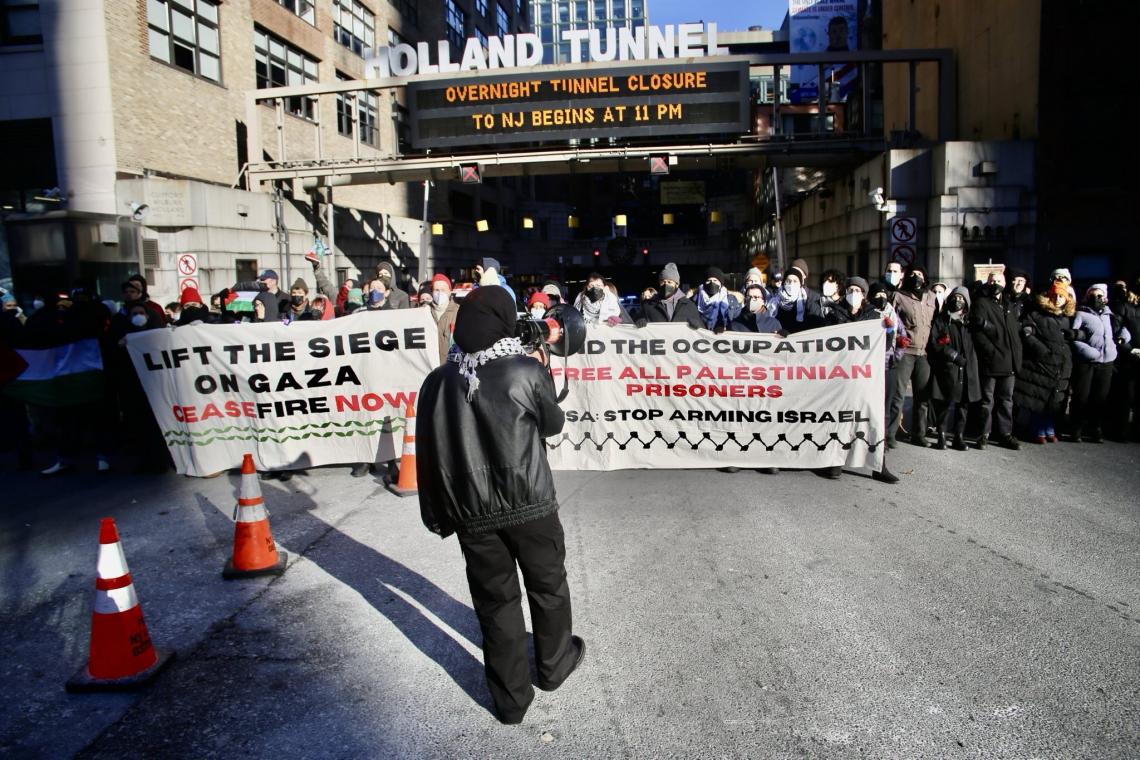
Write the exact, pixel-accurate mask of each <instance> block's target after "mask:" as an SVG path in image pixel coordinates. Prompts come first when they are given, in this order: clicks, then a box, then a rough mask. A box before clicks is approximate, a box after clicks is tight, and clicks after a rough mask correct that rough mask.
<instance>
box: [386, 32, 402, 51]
mask: <svg viewBox="0 0 1140 760" xmlns="http://www.w3.org/2000/svg"><path fill="white" fill-rule="evenodd" d="M403 42H404V38H403V37H401V36H400V33H399V32H397V31H396V30H395V29H393V28H392V27H388V47H390V48H394V47H396V46H397V45H400V44H403Z"/></svg>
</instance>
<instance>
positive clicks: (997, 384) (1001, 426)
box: [982, 375, 1016, 438]
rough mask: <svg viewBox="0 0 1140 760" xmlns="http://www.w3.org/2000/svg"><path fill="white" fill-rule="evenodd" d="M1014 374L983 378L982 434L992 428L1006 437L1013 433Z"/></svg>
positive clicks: (986, 434) (987, 433) (987, 434)
mask: <svg viewBox="0 0 1140 760" xmlns="http://www.w3.org/2000/svg"><path fill="white" fill-rule="evenodd" d="M1015 381H1016V380H1015V378H1014V376H1013V375H1010V376H1008V377H983V378H982V435H984V436H987V437H988V436H989V434H990V430H991V429H992V430H993V431H994V433H996V434H997V435H998V436H1000V437H1002V438H1004V437H1006V436H1008V435H1011V434H1012V433H1013V386H1014V383H1015Z"/></svg>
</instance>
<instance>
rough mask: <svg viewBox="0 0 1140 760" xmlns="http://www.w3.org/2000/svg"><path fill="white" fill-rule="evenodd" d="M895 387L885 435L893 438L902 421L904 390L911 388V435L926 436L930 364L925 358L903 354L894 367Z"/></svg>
mask: <svg viewBox="0 0 1140 760" xmlns="http://www.w3.org/2000/svg"><path fill="white" fill-rule="evenodd" d="M895 372H896V373H897V374H896V377H895V387H894V392H893V394H892V395H891V400H890V409H889V411H888V414H889V415H890V416H889V417H888V419H887V435H888V436H890V437H891V438H895V437H896V436H897V435H898V430H899V425H901V424H902V421H903V401H904V400H905V399H906V388H907V386H908V385H909V386H911V393H912V394H913V396H914V398H913V402H914V406H913V407H912V409H911V419H910V428H909V430H910V433H911V435H918V436H924V435H926V406H927V402H928V401H929V399H930V364H929V362H927V360H926V357H925V356H916V355H915V354H903V358H902V359H900V360H899V363H898V364H897V365H896V367H895Z"/></svg>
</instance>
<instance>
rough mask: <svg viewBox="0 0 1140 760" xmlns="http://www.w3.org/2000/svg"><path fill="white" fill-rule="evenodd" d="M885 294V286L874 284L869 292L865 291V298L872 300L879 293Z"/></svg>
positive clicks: (878, 283) (879, 283)
mask: <svg viewBox="0 0 1140 760" xmlns="http://www.w3.org/2000/svg"><path fill="white" fill-rule="evenodd" d="M886 292H887V286H886V285H884V284H883V283H881V282H876V283H875V284H874V285H872V286H871V289H870V290H869V291H867V298H868V299H872V298H874V297H875V296H877V295H879V294H880V293H886Z"/></svg>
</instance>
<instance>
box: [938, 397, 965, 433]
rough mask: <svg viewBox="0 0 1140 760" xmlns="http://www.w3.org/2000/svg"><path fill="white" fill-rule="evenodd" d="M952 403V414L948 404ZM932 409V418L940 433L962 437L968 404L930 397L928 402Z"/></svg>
mask: <svg viewBox="0 0 1140 760" xmlns="http://www.w3.org/2000/svg"><path fill="white" fill-rule="evenodd" d="M951 404H953V405H954V412H953V414H951V413H950V405H951ZM930 405H931V407H932V408H933V410H934V420H935V423H936V424H937V425H938V432H939V433H942V435H953V436H954V437H955V438H962V437H964V436H965V434H966V416H967V414H968V412H969V406H970V405H969V404H967V403H965V402H962V401H953V402H952V401H949V400H948V399H932V400H931V402H930Z"/></svg>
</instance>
